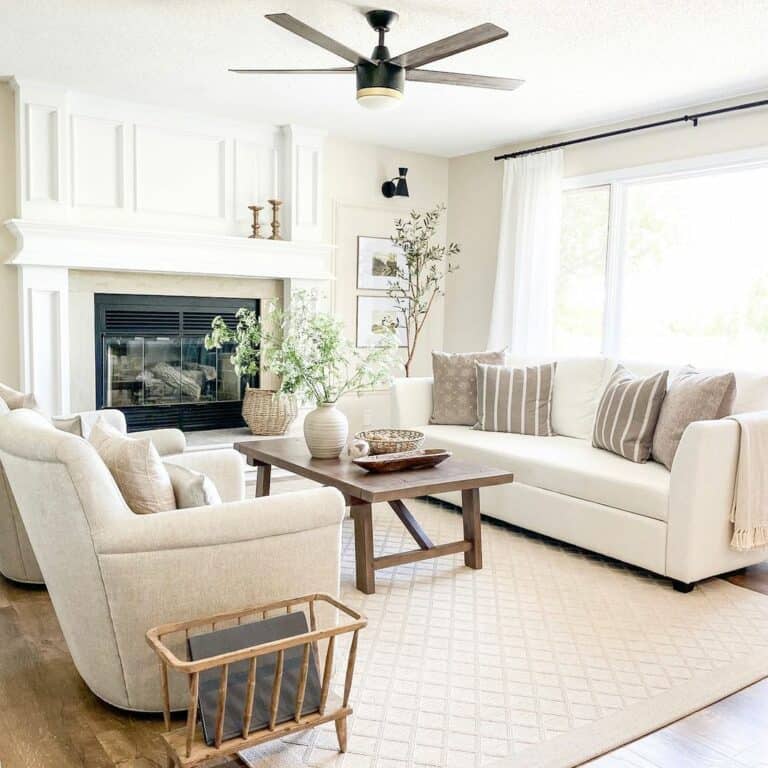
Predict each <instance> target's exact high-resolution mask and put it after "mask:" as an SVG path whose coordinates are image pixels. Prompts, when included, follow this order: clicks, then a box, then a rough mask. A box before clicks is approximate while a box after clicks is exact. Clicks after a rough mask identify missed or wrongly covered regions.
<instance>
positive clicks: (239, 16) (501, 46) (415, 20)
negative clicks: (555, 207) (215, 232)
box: [0, 0, 768, 156]
mask: <svg viewBox="0 0 768 768" xmlns="http://www.w3.org/2000/svg"><path fill="white" fill-rule="evenodd" d="M387 2H388V7H391V8H394V9H395V10H397V11H399V12H400V21H399V23H398V24H397V25H396V26H395V28H394V29H393V31H392V32H391V33H390V34H389V35H388V40H387V42H388V44H389V47H390V50H391V51H392V52H393V53H398V52H401V51H404V50H408V49H410V48H414V47H416V46H419V45H422V44H424V43H427V42H430V41H432V40H434V39H436V38H440V37H444V36H446V35H449V34H452V33H454V32H457V31H459V30H461V29H465V28H467V27H470V26H473V25H475V24H478V23H480V22H484V21H492V22H495V23H496V24H499V25H500V26H502V27H504V28H505V29H508V30H509V37H507V38H506V39H504V40H501V41H498V42H495V43H491V44H489V45H488V46H485V47H484V48H480V49H476V50H474V51H468V52H466V53H463V54H460V55H458V56H455V57H453V58H450V59H445V60H444V61H442V62H436V63H435V64H431V65H430V66H429V68H431V69H444V70H449V71H457V72H471V73H479V74H490V75H502V76H509V77H520V78H524V79H525V80H527V83H526V85H525V86H523V87H522V88H521V89H520V90H518V91H515V92H511V93H504V92H499V91H485V90H480V89H474V88H457V87H450V86H440V85H432V84H426V83H413V82H411V83H407V84H406V98H405V101H404V103H403V104H402V105H401V107H400V108H399V109H398V110H396V111H392V112H384V113H373V112H368V111H365V110H363V109H361V108H360V107H358V106H357V104H356V103H355V99H354V77H353V75H352V74H350V75H348V76H347V75H336V76H334V75H331V76H321V77H317V76H298V75H297V76H279V77H278V76H243V75H234V74H230V73H228V72H227V67H237V66H239V67H325V66H344V64H345V62H344V61H342V60H341V59H337V58H336V57H335V56H333V55H332V54H329V53H326V52H325V51H323V50H321V49H319V48H316V47H315V46H313V45H311V44H310V43H308V42H305V41H303V40H301V39H300V38H298V37H294V36H293V35H291V34H290V33H288V32H286V31H285V30H283V29H281V28H279V27H277V26H275V25H274V24H271V23H270V22H268V21H266V20H265V19H264V18H263V14H265V13H274V12H280V11H285V12H288V13H291V14H293V15H294V16H297V17H299V18H300V19H302V20H303V21H306V22H307V23H309V24H311V25H313V26H315V27H317V28H318V29H320V30H322V31H323V32H325V33H327V34H329V35H331V36H333V37H336V38H338V39H339V40H341V41H342V42H344V43H346V44H347V45H349V46H351V47H352V48H356V49H358V50H359V51H361V52H362V53H364V54H368V53H370V50H371V48H372V47H373V45H374V43H375V35H374V33H373V31H372V30H371V29H370V28H369V27H368V26H367V24H366V22H365V20H364V18H363V17H362V16H361V10H367V9H368V8H371V7H375V6H371V5H369V4H364V3H360V2H356V1H355V0H348V1H344V0H270V1H269V2H264V0H0V75H16V76H18V77H29V78H35V79H38V80H44V81H50V82H56V83H62V84H65V85H67V86H70V87H72V88H76V89H80V90H87V91H93V92H96V93H100V94H103V95H107V96H111V97H114V98H122V99H130V100H134V101H143V102H149V103H155V104H161V105H164V106H170V107H178V108H182V109H190V110H194V111H204V112H213V113H217V114H221V115H227V116H231V117H235V118H238V119H247V120H257V121H261V122H269V123H289V122H295V123H300V124H307V125H313V126H317V127H321V128H326V129H328V131H329V132H331V133H333V134H336V135H342V136H349V137H352V138H355V139H357V140H360V141H366V142H372V143H378V144H384V145H390V146H396V147H401V148H405V149H411V150H416V151H421V152H427V153H430V154H436V155H446V156H453V155H459V154H464V153H467V152H472V151H475V150H478V149H485V148H488V147H494V146H499V145H502V144H508V143H511V142H514V141H518V140H524V139H529V138H532V137H537V136H545V135H551V134H553V133H559V132H563V131H566V130H572V129H578V128H582V127H587V126H593V125H597V124H601V123H602V124H604V123H609V122H614V121H617V120H621V119H624V118H630V117H636V116H640V115H648V114H651V113H654V112H660V111H664V110H668V109H675V108H678V107H686V106H689V105H691V104H697V103H704V102H707V101H713V100H716V99H719V98H721V97H730V96H735V95H740V94H745V93H750V92H756V91H759V90H764V89H766V88H767V87H768V56H767V55H766V40H768V1H767V0H506V1H503V0H485V2H483V1H481V0H462V1H461V2H459V1H457V0H446V1H442V0H392V2H389V0H387ZM385 7H387V6H385Z"/></svg>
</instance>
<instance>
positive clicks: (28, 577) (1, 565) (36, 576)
mask: <svg viewBox="0 0 768 768" xmlns="http://www.w3.org/2000/svg"><path fill="white" fill-rule="evenodd" d="M74 415H75V416H80V417H82V418H83V419H84V422H86V423H91V422H93V421H94V420H95V419H96V418H97V417H98V418H103V419H105V420H106V421H107V422H108V423H109V424H111V425H112V426H113V427H114V428H115V429H117V430H119V431H120V432H122V433H123V434H126V433H127V431H128V428H127V425H126V423H125V416H124V414H123V413H122V412H121V411H118V410H116V409H112V408H109V409H105V410H102V411H87V412H84V413H81V414H74ZM0 418H4V415H0ZM133 436H134V437H148V438H150V439H151V440H152V442H153V444H154V446H155V448H157V451H158V453H159V454H160V455H161V456H173V455H175V454H178V453H182V452H183V451H184V450H185V448H186V446H187V441H186V438H185V437H184V433H183V432H182V431H181V430H179V429H150V430H147V431H145V432H135V433H134V434H133ZM0 573H1V574H2V575H3V576H5V578H6V579H11V581H17V582H20V583H22V584H43V583H44V582H43V575H42V573H40V566H39V565H38V564H37V559H36V558H35V553H34V552H33V551H32V547H31V546H30V544H29V538H28V537H27V532H26V530H25V529H24V523H23V522H22V520H21V517H20V516H19V511H18V509H17V507H16V500H15V499H14V498H13V493H12V492H11V489H10V487H9V485H8V480H7V478H6V476H5V471H4V470H3V467H2V464H0Z"/></svg>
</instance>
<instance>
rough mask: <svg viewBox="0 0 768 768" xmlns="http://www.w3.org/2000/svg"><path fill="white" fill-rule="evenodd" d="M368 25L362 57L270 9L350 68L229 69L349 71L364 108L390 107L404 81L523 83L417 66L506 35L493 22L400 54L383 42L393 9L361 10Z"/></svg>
mask: <svg viewBox="0 0 768 768" xmlns="http://www.w3.org/2000/svg"><path fill="white" fill-rule="evenodd" d="M365 17H366V19H367V20H368V23H369V24H370V25H371V27H373V29H375V30H376V32H378V34H379V42H378V44H377V45H376V47H375V48H374V49H373V52H372V53H371V55H370V56H363V55H362V54H360V53H357V52H356V51H353V50H352V49H351V48H348V47H347V46H346V45H344V44H343V43H340V42H338V41H337V40H334V39H333V38H331V37H328V36H327V35H324V34H323V33H322V32H319V31H318V30H316V29H314V28H312V27H310V26H309V25H307V24H305V23H304V22H303V21H299V20H298V19H296V18H294V17H293V16H291V15H290V14H288V13H270V14H267V15H266V18H267V19H269V20H270V21H272V22H274V23H275V24H278V25H279V26H281V27H283V28H284V29H287V30H288V31H289V32H293V34H295V35H298V36H299V37H303V38H304V39H305V40H309V42H310V43H314V44H315V45H319V46H320V47H321V48H325V50H326V51H330V52H331V53H335V54H336V55H337V56H340V57H341V58H342V59H346V60H347V61H349V62H350V63H351V64H352V66H351V67H334V68H332V69H230V70H229V71H230V72H238V73H240V74H248V75H250V74H273V75H296V74H299V75H302V74H304V75H315V74H342V73H347V72H354V73H355V75H356V78H357V102H358V104H360V105H361V106H364V107H367V108H369V109H389V108H391V107H394V106H396V105H397V104H398V103H399V102H400V100H401V99H402V98H403V90H404V88H405V81H406V80H416V81H419V82H422V83H441V84H444V85H464V86H470V87H473V88H494V89H496V90H500V91H513V90H515V88H519V87H520V86H521V85H522V84H523V83H524V82H525V81H524V80H516V79H514V78H511V77H487V76H485V75H467V74H460V73H457V72H437V71H435V70H433V69H419V67H421V66H423V65H424V64H430V63H431V62H433V61H439V60H440V59H444V58H446V57H447V56H453V55H454V54H456V53H461V52H462V51H468V50H470V49H471V48H477V47H478V46H480V45H485V44H486V43H492V42H493V41H494V40H500V39H501V38H502V37H506V36H507V35H508V34H509V33H508V32H507V31H506V30H505V29H502V28H501V27H497V26H496V25H495V24H479V25H478V26H476V27H472V28H471V29H467V30H464V32H459V33H457V34H455V35H450V36H449V37H445V38H443V39H442V40H436V41H435V42H433V43H429V44H428V45H423V46H421V47H420V48H415V49H414V50H412V51H408V52H407V53H401V54H400V55H399V56H391V55H390V53H389V49H388V48H387V46H386V45H384V35H385V34H386V33H387V32H389V30H390V27H391V26H392V25H393V24H394V23H395V22H396V21H397V19H398V14H397V13H395V11H368V12H367V13H366V14H365Z"/></svg>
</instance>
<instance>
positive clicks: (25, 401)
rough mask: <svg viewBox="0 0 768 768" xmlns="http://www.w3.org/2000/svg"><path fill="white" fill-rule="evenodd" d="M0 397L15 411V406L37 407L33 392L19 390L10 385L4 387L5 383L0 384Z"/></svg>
mask: <svg viewBox="0 0 768 768" xmlns="http://www.w3.org/2000/svg"><path fill="white" fill-rule="evenodd" d="M0 398H2V399H3V400H4V401H5V404H6V405H7V406H8V408H10V410H12V411H15V410H16V409H17V408H32V409H37V400H35V396H34V395H33V394H31V393H26V394H25V393H24V392H19V391H18V390H17V389H13V388H12V387H6V386H5V384H0Z"/></svg>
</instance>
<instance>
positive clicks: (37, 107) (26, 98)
mask: <svg viewBox="0 0 768 768" xmlns="http://www.w3.org/2000/svg"><path fill="white" fill-rule="evenodd" d="M13 86H14V90H15V93H16V136H17V144H16V147H17V149H16V151H17V153H18V163H17V166H18V172H19V180H20V189H19V206H20V207H21V208H24V209H26V210H27V211H29V214H28V215H30V216H34V217H35V218H53V219H56V218H61V216H62V215H64V211H65V210H66V204H67V202H68V201H67V199H66V197H67V196H66V185H65V177H66V162H67V155H68V152H67V125H66V114H67V95H66V93H65V92H62V91H61V90H60V89H56V88H51V87H47V86H40V87H37V88H34V89H32V91H31V92H30V93H29V94H25V95H22V93H21V89H20V87H19V85H18V83H16V82H13Z"/></svg>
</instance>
